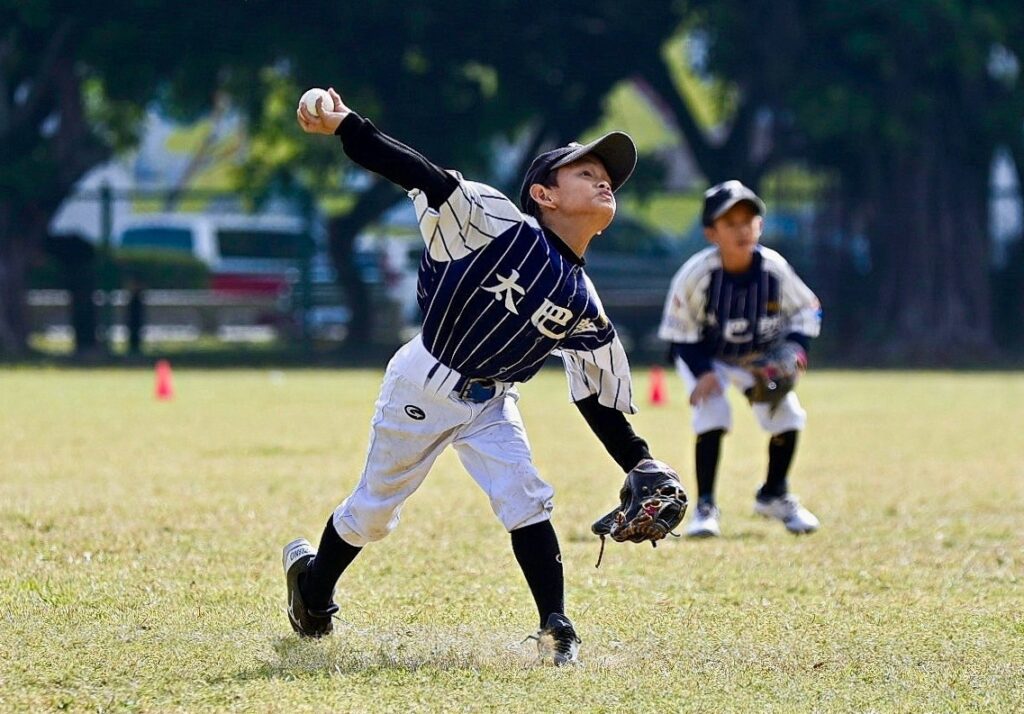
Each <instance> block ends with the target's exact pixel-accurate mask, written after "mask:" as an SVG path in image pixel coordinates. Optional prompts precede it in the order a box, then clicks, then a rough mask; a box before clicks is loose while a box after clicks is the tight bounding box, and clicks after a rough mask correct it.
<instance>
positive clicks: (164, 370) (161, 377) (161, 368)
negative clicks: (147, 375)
mask: <svg viewBox="0 0 1024 714" xmlns="http://www.w3.org/2000/svg"><path fill="white" fill-rule="evenodd" d="M173 396H174V379H173V378H172V377H171V363H170V362H168V361H167V360H165V359H162V360H158V361H157V363H156V398H157V399H164V400H166V399H171V398H172V397H173Z"/></svg>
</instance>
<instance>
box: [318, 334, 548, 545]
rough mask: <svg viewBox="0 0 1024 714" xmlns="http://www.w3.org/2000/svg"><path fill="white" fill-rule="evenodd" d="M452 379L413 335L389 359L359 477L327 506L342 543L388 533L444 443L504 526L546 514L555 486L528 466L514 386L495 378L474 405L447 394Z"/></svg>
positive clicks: (530, 463) (536, 520)
mask: <svg viewBox="0 0 1024 714" xmlns="http://www.w3.org/2000/svg"><path fill="white" fill-rule="evenodd" d="M458 379H459V375H458V373H455V372H452V371H451V370H449V369H448V368H447V367H445V366H443V365H442V366H440V367H438V366H437V360H436V359H434V357H432V356H431V355H430V353H429V352H427V350H426V349H425V348H424V347H423V342H422V340H421V339H420V338H419V337H418V336H417V337H415V338H414V339H413V340H411V341H410V342H409V343H407V344H406V345H405V346H403V347H402V348H401V349H400V350H399V351H398V352H397V353H396V354H395V356H394V357H393V358H392V359H391V362H390V363H389V364H388V368H387V371H386V372H385V375H384V381H383V384H382V385H381V390H380V396H379V397H378V399H377V406H376V410H375V413H374V416H373V422H372V423H371V426H370V444H369V447H368V449H367V455H366V464H365V466H364V467H363V473H362V476H361V477H360V479H359V483H358V485H357V486H356V488H355V490H354V491H353V492H352V494H351V495H349V497H348V498H346V499H345V500H344V501H343V502H342V503H341V505H340V506H338V508H337V509H335V511H334V527H335V528H336V529H337V531H338V534H339V535H340V536H341V537H342V538H343V539H344V540H345V541H346V542H347V543H349V544H351V545H354V546H363V545H366V544H367V543H369V542H371V541H375V540H380V539H381V538H384V537H385V536H386V535H388V533H390V532H391V531H393V530H394V529H395V528H396V527H397V526H398V521H399V517H400V514H401V510H402V505H403V504H404V503H405V501H406V499H408V498H409V496H411V495H412V494H413V493H414V492H415V491H416V489H417V488H419V486H420V484H421V483H423V480H424V479H425V478H426V476H427V473H429V471H430V468H431V467H432V466H433V465H434V461H435V460H436V459H437V457H438V456H439V455H440V454H441V452H442V451H444V449H445V447H447V446H448V445H449V444H451V445H453V446H454V447H455V450H456V452H457V453H458V456H459V459H460V460H461V461H462V465H463V466H464V467H465V468H466V470H467V471H468V472H469V474H470V476H472V477H473V480H474V481H476V482H477V484H478V485H479V486H480V487H481V488H482V489H483V490H484V492H485V493H486V494H487V496H488V498H489V499H490V501H491V509H492V510H493V511H494V513H495V515H497V516H498V518H499V519H500V520H501V522H502V524H503V525H504V526H505V528H506V530H509V531H511V530H515V529H516V528H522V527H523V526H528V525H532V524H534V523H539V522H541V521H544V520H547V519H548V518H549V517H550V514H551V509H552V498H553V496H554V491H553V489H552V488H551V486H549V485H548V484H547V483H545V482H544V481H543V480H542V479H541V478H540V475H539V474H538V473H537V469H536V468H535V467H534V465H533V457H532V454H531V451H530V443H529V441H528V440H527V438H526V431H525V429H524V428H523V423H522V418H521V417H520V415H519V408H518V407H517V406H516V401H517V400H518V399H519V395H518V392H516V390H515V389H514V388H513V387H512V386H511V385H508V384H501V383H499V385H498V389H497V392H496V394H495V396H494V397H493V398H491V399H490V400H488V401H486V402H483V403H480V404H474V403H472V402H467V401H463V400H460V399H458V398H457V397H455V396H453V395H452V393H451V390H452V387H453V386H454V384H455V382H456V381H457V380H458ZM420 415H422V418H417V417H420Z"/></svg>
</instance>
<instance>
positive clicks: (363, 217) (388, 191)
mask: <svg viewBox="0 0 1024 714" xmlns="http://www.w3.org/2000/svg"><path fill="white" fill-rule="evenodd" d="M398 195H399V194H398V191H397V190H396V189H395V187H394V186H392V185H391V184H390V183H388V182H387V181H383V180H377V181H375V182H374V183H373V185H372V186H370V188H369V189H367V190H366V191H364V192H363V193H361V194H360V195H359V198H358V199H357V200H356V204H355V206H353V207H352V210H351V211H349V212H348V213H346V214H345V215H343V216H340V217H338V218H335V219H334V220H332V221H331V223H330V249H331V260H332V262H333V263H334V267H335V270H336V271H337V273H338V282H339V284H340V286H341V289H342V290H343V291H344V292H345V295H346V296H347V297H348V302H349V308H350V309H351V310H352V322H351V323H350V324H349V331H348V338H347V340H346V342H347V344H348V345H349V346H354V347H356V348H359V347H363V346H365V345H367V344H369V341H370V335H371V333H372V330H373V310H372V305H371V303H370V286H369V285H367V284H366V283H365V282H364V281H363V276H362V275H361V274H360V272H359V267H358V266H357V265H356V261H355V240H356V236H358V235H359V232H360V231H361V230H363V229H364V228H366V226H368V225H369V224H370V223H372V222H373V221H374V220H376V219H377V218H379V217H380V215H381V213H383V212H384V211H385V210H386V209H388V208H389V207H390V206H392V205H393V204H394V203H395V201H396V200H397V199H398Z"/></svg>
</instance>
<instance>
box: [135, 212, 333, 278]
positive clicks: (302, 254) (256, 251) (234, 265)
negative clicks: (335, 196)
mask: <svg viewBox="0 0 1024 714" xmlns="http://www.w3.org/2000/svg"><path fill="white" fill-rule="evenodd" d="M324 243H325V241H324V231H323V228H322V226H321V225H319V224H314V225H313V226H312V227H310V226H308V225H307V223H306V221H304V220H303V219H301V218H299V217H293V216H253V215H238V214H189V213H169V214H149V215H141V216H136V217H133V218H129V219H126V221H125V223H124V225H123V227H122V229H121V231H120V232H119V233H118V234H117V236H116V238H115V244H116V245H118V246H119V247H122V248H158V249H164V250H173V251H183V252H188V253H191V254H192V255H194V256H195V257H197V258H199V259H200V260H202V261H203V262H204V263H206V265H207V266H209V268H210V273H211V283H212V288H213V289H214V290H216V291H225V292H235V293H260V294H266V293H272V294H281V293H285V292H287V291H288V289H289V288H290V286H291V285H293V284H294V283H297V282H298V281H299V279H300V276H301V270H302V267H303V264H302V261H303V260H305V259H306V258H307V257H308V258H309V259H310V261H311V264H310V267H311V273H312V275H311V277H312V280H313V282H315V283H317V282H319V283H329V282H333V280H334V271H333V269H332V267H331V264H330V260H329V258H328V256H327V253H326V250H325V248H324Z"/></svg>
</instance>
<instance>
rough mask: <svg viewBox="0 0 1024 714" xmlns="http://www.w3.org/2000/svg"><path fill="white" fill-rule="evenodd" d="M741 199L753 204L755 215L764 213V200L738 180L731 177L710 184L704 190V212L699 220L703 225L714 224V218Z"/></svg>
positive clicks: (740, 201)
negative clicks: (722, 181)
mask: <svg viewBox="0 0 1024 714" xmlns="http://www.w3.org/2000/svg"><path fill="white" fill-rule="evenodd" d="M743 201H746V202H747V203H749V204H750V205H751V206H753V207H754V212H755V213H756V214H757V215H759V216H763V215H764V212H765V205H764V201H762V200H761V199H760V198H758V196H757V194H756V193H754V192H753V191H751V190H750V189H749V188H747V187H746V186H744V185H743V184H742V183H740V182H739V181H737V180H735V179H733V180H732V181H725V182H724V183H720V184H718V185H717V186H712V187H711V188H709V189H708V190H707V191H705V192H704V213H703V214H702V216H701V220H702V221H703V223H704V225H705V226H711V225H714V223H715V220H717V219H718V218H720V217H721V216H722V215H723V214H724V213H725V212H726V211H728V210H729V209H730V208H732V207H733V206H735V205H736V204H737V203H742V202H743Z"/></svg>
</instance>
